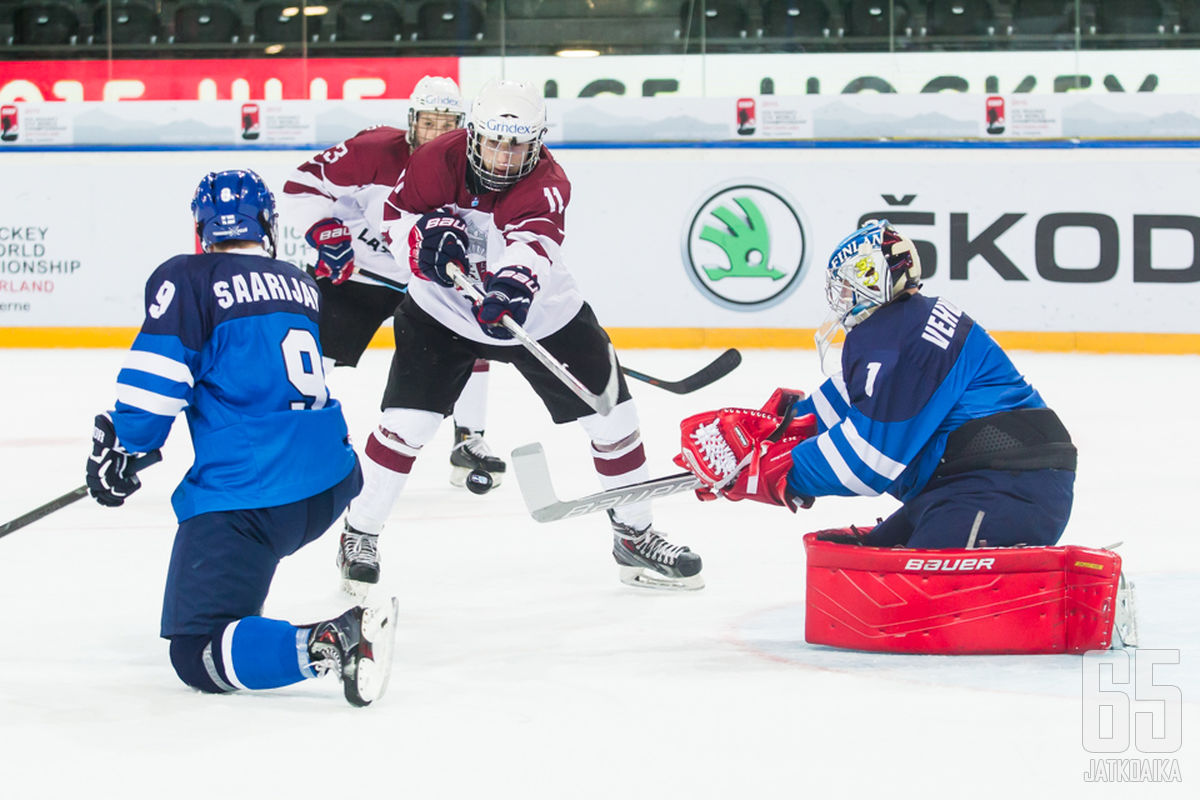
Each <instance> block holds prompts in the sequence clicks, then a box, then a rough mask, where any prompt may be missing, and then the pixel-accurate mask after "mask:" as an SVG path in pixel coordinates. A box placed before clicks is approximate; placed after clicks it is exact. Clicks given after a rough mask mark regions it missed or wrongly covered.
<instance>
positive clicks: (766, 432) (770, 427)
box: [675, 403, 816, 511]
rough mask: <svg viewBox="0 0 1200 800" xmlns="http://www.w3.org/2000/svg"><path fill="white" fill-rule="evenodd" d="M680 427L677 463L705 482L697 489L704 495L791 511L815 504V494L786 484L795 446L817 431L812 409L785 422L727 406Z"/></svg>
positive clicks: (690, 419) (700, 415) (756, 412)
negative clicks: (802, 492)
mask: <svg viewBox="0 0 1200 800" xmlns="http://www.w3.org/2000/svg"><path fill="white" fill-rule="evenodd" d="M788 405H789V407H790V405H791V404H790V403H789V404H788ZM679 427H680V432H681V452H680V453H679V455H677V456H676V457H675V463H676V464H678V465H679V466H681V467H684V468H685V469H687V470H689V471H690V472H692V473H693V474H694V475H695V476H696V477H697V478H699V479H700V481H701V483H703V484H704V486H703V487H702V488H700V489H697V490H696V496H697V497H699V498H700V499H701V500H712V499H715V497H716V494H717V493H720V494H722V495H724V496H725V497H726V498H728V499H730V500H745V499H751V500H758V501H760V502H763V503H769V504H771V505H781V506H786V507H787V508H789V509H791V510H792V511H795V510H796V508H797V507H798V506H803V507H804V508H808V507H809V506H811V505H812V498H811V497H801V496H798V495H796V494H795V493H793V492H791V491H790V490H789V489H788V485H787V475H788V471H789V470H791V467H792V448H793V447H795V446H796V445H797V444H799V443H800V442H802V441H804V440H805V439H807V438H808V437H810V436H812V435H814V434H815V433H816V420H815V418H814V417H813V416H812V415H811V414H809V415H805V416H804V417H801V418H800V419H794V420H790V421H788V422H787V424H786V425H785V424H784V418H783V417H780V416H778V415H776V414H771V413H768V412H766V411H756V410H753V409H748V408H722V409H720V410H718V411H708V412H705V413H703V414H696V415H694V416H691V417H688V418H687V419H685V420H683V422H681V423H679Z"/></svg>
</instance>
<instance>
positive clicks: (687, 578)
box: [608, 510, 704, 590]
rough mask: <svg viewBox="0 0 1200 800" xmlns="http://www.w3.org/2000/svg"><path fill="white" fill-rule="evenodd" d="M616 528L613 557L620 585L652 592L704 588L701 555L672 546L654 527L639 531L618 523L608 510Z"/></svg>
mask: <svg viewBox="0 0 1200 800" xmlns="http://www.w3.org/2000/svg"><path fill="white" fill-rule="evenodd" d="M608 518H609V520H610V521H611V522H612V528H613V558H614V559H616V561H617V564H618V565H619V567H620V575H621V583H624V584H628V585H629V586H639V587H644V588H650V589H684V590H695V589H702V588H704V578H703V576H701V575H700V569H701V567H702V564H701V561H700V556H698V555H697V554H695V553H693V552H692V551H691V550H689V549H688V548H686V547H683V546H680V545H675V544H671V543H670V542H668V541H667V540H666V539H664V538H662V537H661V536H659V535H658V534H657V533H656V532H655V531H654V528H653V527H648V528H646V529H645V530H644V531H637V530H634V529H633V528H631V527H630V526H628V525H625V524H623V523H620V522H617V520H616V518H615V517H614V516H613V512H612V511H611V510H609V512H608Z"/></svg>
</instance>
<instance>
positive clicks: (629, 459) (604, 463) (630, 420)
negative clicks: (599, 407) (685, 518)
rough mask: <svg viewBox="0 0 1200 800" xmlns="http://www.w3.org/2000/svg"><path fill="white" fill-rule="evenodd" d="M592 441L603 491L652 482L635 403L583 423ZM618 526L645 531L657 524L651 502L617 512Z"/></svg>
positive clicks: (621, 404)
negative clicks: (641, 482)
mask: <svg viewBox="0 0 1200 800" xmlns="http://www.w3.org/2000/svg"><path fill="white" fill-rule="evenodd" d="M579 423H580V424H581V425H583V429H584V430H585V431H587V433H588V436H589V437H591V440H592V448H591V449H592V464H593V465H594V466H595V468H596V475H597V476H598V477H599V478H600V486H601V487H602V488H603V489H615V488H617V487H619V486H628V485H629V484H631V483H638V482H640V481H645V480H649V479H650V470H649V469H648V468H647V467H646V451H645V449H644V448H643V447H642V434H641V431H639V430H638V417H637V408H636V407H635V406H634V405H633V401H632V400H626V401H625V402H624V403H620V404H618V405H617V406H616V407H615V408H614V409H613V410H612V412H611V413H609V414H608V416H604V417H602V416H600V415H599V414H591V415H589V416H586V417H583V418H581V419H580V420H579ZM613 516H614V517H616V519H617V521H618V522H622V523H624V524H626V525H629V526H632V527H633V528H634V529H636V530H639V531H640V530H643V529H645V528H647V527H649V526H650V524H651V523H652V522H653V520H654V516H653V513H652V512H651V509H650V502H649V501H648V500H643V501H641V502H638V503H633V504H631V505H627V506H621V507H620V508H616V509H614V510H613Z"/></svg>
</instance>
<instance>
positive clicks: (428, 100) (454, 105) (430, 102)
mask: <svg viewBox="0 0 1200 800" xmlns="http://www.w3.org/2000/svg"><path fill="white" fill-rule="evenodd" d="M426 111H432V112H434V113H438V114H449V115H450V116H452V117H453V118H454V127H455V128H461V127H462V126H463V121H464V120H465V119H466V118H467V113H466V109H465V107H464V106H463V100H462V93H461V92H459V90H458V84H456V83H455V82H454V80H453V79H451V78H441V77H438V76H436V75H426V76H425V77H424V78H421V80H419V81H417V85H416V86H414V87H413V90H412V97H411V98H409V106H408V130H407V131H406V133H405V138H406V139H407V140H408V146H409V148H410V149H412V150H416V149H417V147H419V146H420V145H418V144H417V122H418V121H419V119H420V115H421V114H423V113H424V112H426Z"/></svg>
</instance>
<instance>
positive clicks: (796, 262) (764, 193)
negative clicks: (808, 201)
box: [682, 181, 808, 311]
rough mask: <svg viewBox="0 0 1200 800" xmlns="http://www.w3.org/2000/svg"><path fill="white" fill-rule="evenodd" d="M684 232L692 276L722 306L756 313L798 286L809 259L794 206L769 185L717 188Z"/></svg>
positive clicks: (685, 249)
mask: <svg viewBox="0 0 1200 800" xmlns="http://www.w3.org/2000/svg"><path fill="white" fill-rule="evenodd" d="M690 219H691V221H690V223H689V225H688V227H687V229H686V230H685V231H684V233H683V243H682V244H683V247H682V249H683V263H684V265H685V267H686V268H687V270H688V277H689V278H690V279H691V280H692V283H694V284H695V285H696V286H697V287H698V288H699V289H700V290H701V293H703V294H704V295H705V296H706V297H708V298H709V299H710V300H712V301H713V302H714V303H716V304H717V305H719V306H724V307H725V308H731V309H735V310H738V311H757V310H759V309H762V308H768V307H770V306H773V305H775V304H777V303H780V302H782V301H783V300H784V298H786V297H787V296H788V295H789V294H791V293H792V292H793V291H794V290H795V289H796V287H797V286H799V285H800V278H801V276H802V275H803V274H804V270H805V268H806V266H807V262H808V253H807V247H806V237H805V235H804V226H803V224H802V223H801V221H800V215H799V214H798V213H797V211H796V205H795V203H794V202H792V201H791V199H790V198H789V197H788V196H787V194H786V193H784V192H783V191H782V190H781V189H778V188H776V187H774V186H771V185H769V184H765V183H759V182H757V181H756V182H754V183H741V182H738V183H733V184H726V185H724V186H723V187H718V188H717V189H716V190H715V191H713V192H712V193H711V194H709V195H708V196H707V198H705V199H704V200H702V201H701V202H700V203H699V205H698V206H697V207H696V209H695V210H694V212H693V213H692V215H691V218H690Z"/></svg>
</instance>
